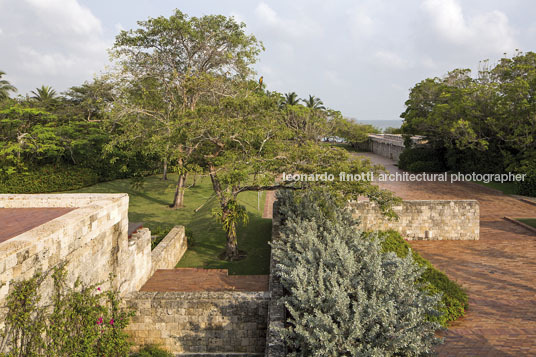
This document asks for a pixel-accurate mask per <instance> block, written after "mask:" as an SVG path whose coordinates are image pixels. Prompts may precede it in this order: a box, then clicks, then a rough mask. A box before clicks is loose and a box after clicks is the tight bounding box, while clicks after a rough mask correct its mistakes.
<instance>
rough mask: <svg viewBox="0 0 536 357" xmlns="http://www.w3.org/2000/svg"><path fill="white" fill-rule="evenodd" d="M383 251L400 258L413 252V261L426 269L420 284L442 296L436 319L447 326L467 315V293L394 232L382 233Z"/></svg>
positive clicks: (432, 292)
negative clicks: (439, 312) (438, 314)
mask: <svg viewBox="0 0 536 357" xmlns="http://www.w3.org/2000/svg"><path fill="white" fill-rule="evenodd" d="M379 236H380V238H381V239H382V243H381V244H382V249H383V251H385V252H393V253H395V254H396V255H397V256H399V257H400V258H404V257H406V256H407V255H408V252H411V255H412V257H413V260H414V261H415V263H417V264H418V265H419V266H421V267H423V268H425V270H424V272H423V274H422V276H421V278H420V282H421V283H422V284H423V286H424V289H425V290H426V291H428V292H429V293H431V294H441V302H442V304H440V306H439V307H438V309H439V311H441V312H442V314H441V315H440V316H439V317H438V318H437V319H435V320H436V321H437V322H439V323H440V324H441V325H443V326H445V327H446V325H447V323H448V322H451V321H455V320H456V319H458V318H460V317H462V316H463V315H464V314H465V310H466V309H467V306H468V298H467V294H466V293H465V291H464V290H463V289H462V288H461V287H460V286H459V285H458V284H457V283H455V282H453V281H452V280H450V279H449V278H448V277H447V276H446V275H445V273H443V272H441V271H439V270H437V269H436V268H435V267H434V266H433V265H432V264H431V263H430V262H429V261H428V260H426V259H424V258H423V257H421V255H420V254H419V253H418V252H416V251H415V250H412V249H411V247H410V246H409V244H408V243H407V242H406V241H405V240H404V239H403V238H402V237H401V236H400V234H399V233H397V232H394V231H388V232H380V233H379Z"/></svg>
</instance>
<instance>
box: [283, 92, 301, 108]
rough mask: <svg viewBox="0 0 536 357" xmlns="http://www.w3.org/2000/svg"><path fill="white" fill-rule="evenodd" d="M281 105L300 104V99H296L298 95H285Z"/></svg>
mask: <svg viewBox="0 0 536 357" xmlns="http://www.w3.org/2000/svg"><path fill="white" fill-rule="evenodd" d="M283 104H285V105H298V104H300V99H299V98H298V95H297V94H296V92H290V93H287V94H285V98H284V99H283Z"/></svg>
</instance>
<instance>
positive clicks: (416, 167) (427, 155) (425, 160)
mask: <svg viewBox="0 0 536 357" xmlns="http://www.w3.org/2000/svg"><path fill="white" fill-rule="evenodd" d="M441 159H442V156H441V155H440V153H439V152H437V150H434V149H432V148H423V147H419V148H411V149H409V148H408V149H405V150H404V151H403V152H402V153H401V154H400V158H399V161H398V167H400V168H401V169H402V170H406V171H410V172H423V171H427V172H440V171H444V170H445V166H444V164H443V162H442V160H441Z"/></svg>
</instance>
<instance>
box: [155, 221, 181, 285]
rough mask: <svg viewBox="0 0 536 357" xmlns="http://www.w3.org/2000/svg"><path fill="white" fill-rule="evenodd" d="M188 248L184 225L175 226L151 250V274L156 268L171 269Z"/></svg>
mask: <svg viewBox="0 0 536 357" xmlns="http://www.w3.org/2000/svg"><path fill="white" fill-rule="evenodd" d="M186 249H188V242H187V239H186V231H185V228H184V226H175V227H173V229H171V231H169V233H168V234H167V235H166V236H165V237H164V239H162V241H161V242H160V243H158V245H157V246H156V247H155V248H154V249H153V250H152V252H151V261H152V266H151V276H152V275H153V274H154V272H155V271H156V270H157V269H173V268H175V265H177V263H178V262H179V260H181V258H182V256H183V255H184V253H185V252H186Z"/></svg>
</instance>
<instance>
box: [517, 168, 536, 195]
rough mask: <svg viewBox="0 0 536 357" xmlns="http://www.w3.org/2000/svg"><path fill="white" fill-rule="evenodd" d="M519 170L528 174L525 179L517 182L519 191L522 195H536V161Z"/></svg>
mask: <svg viewBox="0 0 536 357" xmlns="http://www.w3.org/2000/svg"><path fill="white" fill-rule="evenodd" d="M519 171H520V173H521V174H525V175H526V176H525V179H524V180H523V181H518V182H516V185H517V187H516V188H517V193H518V194H520V195H525V196H532V197H536V163H535V162H530V163H528V164H527V165H525V166H524V167H523V168H521V169H520V170H519Z"/></svg>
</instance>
